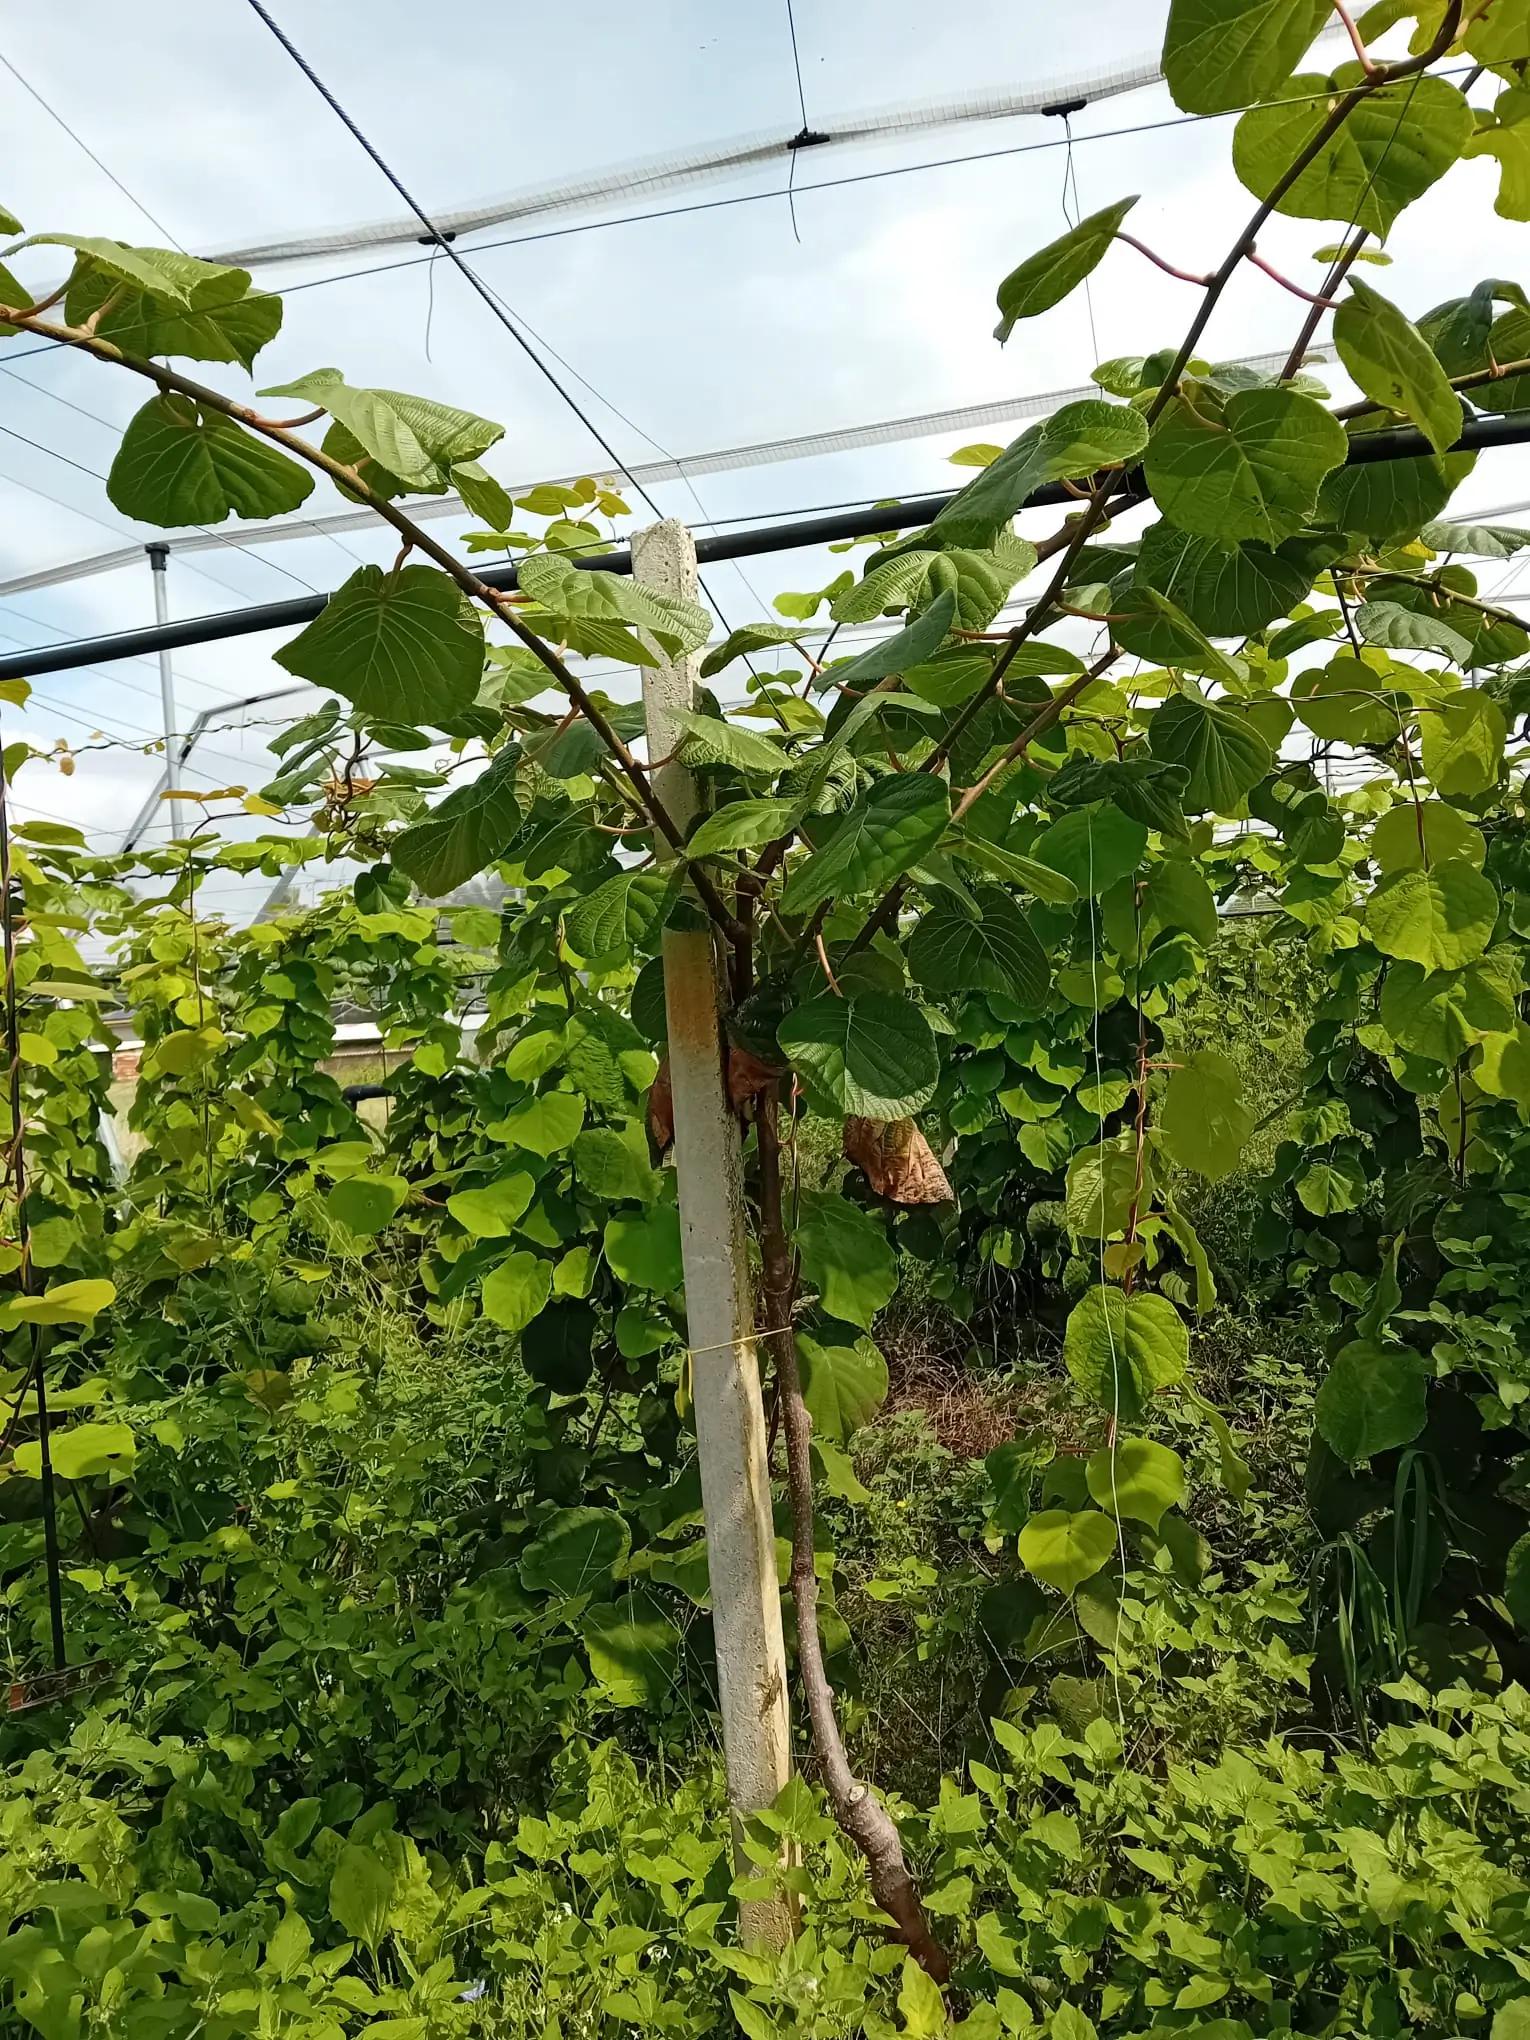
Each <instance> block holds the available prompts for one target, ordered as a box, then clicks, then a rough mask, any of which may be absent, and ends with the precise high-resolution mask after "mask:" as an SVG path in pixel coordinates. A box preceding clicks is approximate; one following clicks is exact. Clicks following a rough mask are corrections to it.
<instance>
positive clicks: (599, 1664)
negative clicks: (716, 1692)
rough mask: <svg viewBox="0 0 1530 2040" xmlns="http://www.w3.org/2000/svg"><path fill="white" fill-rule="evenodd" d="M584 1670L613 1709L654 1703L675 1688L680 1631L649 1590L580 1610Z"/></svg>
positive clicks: (677, 1672) (656, 1703)
mask: <svg viewBox="0 0 1530 2040" xmlns="http://www.w3.org/2000/svg"><path fill="white" fill-rule="evenodd" d="M580 1634H581V1635H582V1637H583V1639H584V1648H585V1652H586V1654H587V1655H588V1657H589V1660H590V1673H591V1676H592V1677H593V1678H594V1680H595V1683H596V1685H597V1686H598V1687H599V1688H600V1691H601V1692H602V1693H603V1694H604V1696H605V1698H606V1699H607V1700H608V1701H609V1702H610V1703H611V1705H612V1706H613V1707H649V1708H652V1707H657V1706H658V1705H659V1704H660V1702H661V1701H664V1700H667V1699H668V1698H669V1696H670V1694H671V1693H672V1692H673V1691H674V1690H675V1687H676V1683H677V1680H678V1676H679V1668H680V1631H679V1630H678V1629H677V1628H676V1627H675V1625H674V1623H673V1622H672V1621H671V1620H670V1619H669V1617H668V1615H666V1614H665V1612H664V1610H663V1609H662V1608H661V1607H660V1606H659V1603H658V1602H657V1601H656V1600H654V1599H653V1597H652V1596H651V1595H649V1594H637V1593H632V1592H628V1593H626V1594H624V1595H623V1596H622V1598H621V1599H620V1600H619V1601H608V1602H602V1603H598V1604H597V1605H596V1606H595V1607H593V1608H589V1609H587V1610H586V1611H585V1615H584V1620H583V1622H582V1623H581V1625H580Z"/></svg>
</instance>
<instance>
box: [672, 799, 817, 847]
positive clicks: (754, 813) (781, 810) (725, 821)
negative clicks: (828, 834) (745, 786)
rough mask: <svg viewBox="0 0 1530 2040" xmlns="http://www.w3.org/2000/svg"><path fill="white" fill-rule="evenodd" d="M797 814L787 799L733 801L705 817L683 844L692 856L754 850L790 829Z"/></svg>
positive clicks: (795, 806)
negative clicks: (688, 839) (726, 851)
mask: <svg viewBox="0 0 1530 2040" xmlns="http://www.w3.org/2000/svg"><path fill="white" fill-rule="evenodd" d="M797 814H798V808H797V803H796V802H795V801H791V800H733V801H729V803H728V805H727V806H726V807H724V808H719V809H718V810H717V812H716V814H713V815H707V816H706V817H705V818H704V819H703V821H702V823H701V826H700V827H699V828H698V829H697V830H696V833H695V834H694V835H693V836H692V837H691V839H690V841H689V842H688V843H687V844H686V846H685V847H686V850H687V853H688V854H689V855H690V856H692V857H716V856H719V855H721V853H722V852H723V851H725V850H756V849H759V848H760V847H761V846H762V845H763V844H765V843H773V842H774V841H775V840H776V838H777V837H778V836H784V835H785V834H786V833H787V832H788V830H789V829H790V828H791V827H792V825H793V823H794V821H795V820H796V817H797Z"/></svg>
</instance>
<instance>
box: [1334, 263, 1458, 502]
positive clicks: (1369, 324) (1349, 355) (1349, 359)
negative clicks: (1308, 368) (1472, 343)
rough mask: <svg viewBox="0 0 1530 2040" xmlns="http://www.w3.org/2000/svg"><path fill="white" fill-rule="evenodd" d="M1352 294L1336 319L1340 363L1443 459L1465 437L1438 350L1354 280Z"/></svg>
mask: <svg viewBox="0 0 1530 2040" xmlns="http://www.w3.org/2000/svg"><path fill="white" fill-rule="evenodd" d="M1349 292H1350V294H1349V296H1348V297H1347V298H1345V299H1344V300H1343V301H1342V303H1341V304H1340V306H1339V309H1338V310H1337V311H1336V312H1335V313H1334V317H1333V339H1334V346H1335V347H1336V348H1337V349H1338V353H1339V359H1340V360H1341V361H1342V362H1343V364H1344V366H1345V367H1346V368H1347V369H1348V370H1349V373H1350V376H1351V379H1352V380H1353V381H1354V382H1355V383H1356V384H1358V386H1359V387H1360V389H1361V390H1363V391H1364V393H1365V395H1366V396H1368V397H1369V398H1371V400H1372V401H1373V402H1374V403H1378V404H1380V405H1382V406H1383V407H1384V408H1385V409H1386V410H1389V411H1401V412H1402V414H1403V415H1404V417H1407V418H1411V419H1412V420H1413V422H1414V424H1415V425H1417V427H1418V429H1419V430H1420V432H1422V433H1423V435H1424V437H1425V438H1426V439H1427V440H1428V441H1429V444H1430V445H1431V446H1432V447H1433V448H1434V450H1435V452H1436V453H1444V452H1445V451H1446V450H1447V448H1449V447H1451V446H1454V445H1455V443H1456V441H1457V440H1458V439H1459V438H1460V437H1461V399H1460V398H1459V397H1458V396H1457V395H1456V393H1455V391H1454V390H1453V389H1452V388H1451V386H1450V382H1449V379H1448V378H1447V376H1446V374H1445V371H1444V369H1443V368H1442V367H1441V366H1440V363H1439V359H1438V357H1437V356H1436V354H1435V352H1434V350H1433V348H1432V347H1431V346H1430V345H1429V343H1428V341H1427V340H1426V339H1425V338H1424V336H1423V334H1422V333H1420V331H1419V330H1418V328H1417V326H1415V325H1414V324H1413V323H1412V322H1411V320H1409V319H1406V318H1405V317H1404V316H1403V314H1402V313H1401V312H1400V311H1399V310H1398V309H1397V307H1396V305H1394V304H1393V303H1392V301H1391V300H1390V298H1384V297H1383V296H1382V295H1381V293H1380V291H1378V290H1372V289H1371V287H1370V285H1369V284H1368V283H1362V282H1361V281H1360V279H1359V277H1357V276H1352V277H1351V278H1350V279H1349ZM1316 408H1319V407H1317V406H1314V409H1316ZM1325 416H1326V413H1325ZM1329 422H1330V423H1332V420H1330V421H1329ZM1342 457H1343V456H1342V454H1341V455H1340V458H1342ZM1329 465H1330V467H1333V466H1336V465H1337V462H1334V461H1330V463H1329Z"/></svg>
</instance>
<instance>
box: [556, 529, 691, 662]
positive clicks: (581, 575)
mask: <svg viewBox="0 0 1530 2040" xmlns="http://www.w3.org/2000/svg"><path fill="white" fill-rule="evenodd" d="M516 578H517V581H518V583H519V586H520V590H521V593H522V594H523V595H529V596H530V597H531V599H532V601H533V602H538V603H540V604H541V605H542V606H543V608H545V609H547V610H549V611H550V612H551V613H552V615H554V616H558V617H563V618H565V619H571V620H574V621H585V622H591V623H626V624H632V625H634V626H635V627H636V628H637V629H639V630H645V631H647V632H648V633H649V635H650V636H651V637H653V638H655V639H656V640H657V641H658V643H659V644H661V645H662V646H663V647H664V648H665V650H666V651H668V652H670V653H671V654H672V655H675V656H678V655H679V654H680V653H682V652H694V651H697V650H699V649H700V647H701V646H702V645H704V644H705V643H706V641H707V639H708V637H709V636H710V635H711V630H712V618H711V614H710V612H709V611H708V610H705V609H703V608H702V606H701V604H700V603H699V602H689V601H686V600H685V599H684V598H683V597H682V596H679V595H663V594H660V593H659V591H658V590H657V589H655V588H647V587H644V585H643V584H642V583H641V582H640V581H634V580H632V579H630V578H629V577H628V576H626V575H623V574H612V573H607V572H606V571H604V570H603V569H600V570H596V569H590V568H580V567H576V566H575V565H574V564H573V562H572V561H571V560H568V559H565V558H563V557H562V556H561V555H559V554H557V553H529V554H528V555H527V556H526V558H524V559H523V560H522V561H521V563H520V565H519V567H518V568H517V570H516Z"/></svg>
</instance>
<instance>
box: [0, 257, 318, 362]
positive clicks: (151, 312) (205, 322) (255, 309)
mask: <svg viewBox="0 0 1530 2040" xmlns="http://www.w3.org/2000/svg"><path fill="white" fill-rule="evenodd" d="M249 284H250V279H249V277H248V276H247V275H246V273H245V272H244V270H242V269H231V270H229V271H228V272H227V275H226V279H225V282H224V285H223V288H222V290H221V291H220V292H217V293H214V292H213V291H212V290H211V289H210V288H209V289H207V290H205V291H204V292H203V293H202V295H201V301H200V302H199V305H198V308H197V309H196V310H195V311H191V310H188V309H185V308H183V307H181V306H178V305H176V304H175V303H174V302H173V301H170V300H167V299H161V298H156V297H152V296H150V295H149V294H147V293H146V292H144V291H138V290H127V291H125V292H124V289H123V286H122V285H121V284H119V283H118V282H117V281H116V280H115V279H113V278H112V277H109V276H108V275H107V274H106V273H105V271H104V270H98V269H85V270H80V271H78V272H77V273H76V275H75V276H74V277H73V278H72V279H71V281H70V285H69V295H68V297H67V298H66V300H65V313H66V316H67V318H68V321H69V324H70V325H71V326H82V325H84V324H85V322H86V321H87V320H88V319H92V318H94V319H96V322H97V323H96V328H95V330H96V335H97V338H98V339H102V340H110V341H112V342H114V343H115V344H116V345H117V346H119V347H121V348H124V349H125V350H126V351H127V352H128V353H129V354H137V355H150V356H155V355H157V356H161V357H168V356H171V355H180V356H181V357H182V358H184V359H185V360H188V361H237V362H239V363H240V364H241V366H242V367H243V368H245V369H246V370H248V369H250V368H251V367H252V366H253V364H254V360H255V357H256V355H257V354H258V353H259V352H260V350H261V349H262V348H263V347H265V346H266V345H267V344H268V343H269V342H270V341H272V340H274V339H275V337H276V335H277V334H278V333H279V332H280V331H281V324H282V301H281V299H280V298H279V297H277V296H276V295H275V294H274V293H271V292H265V291H255V292H252V291H251V290H250V288H249ZM113 299H115V300H116V302H114V303H112V304H111V305H110V309H108V301H109V300H113ZM7 301H8V302H12V303H13V302H15V300H13V299H12V300H7Z"/></svg>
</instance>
